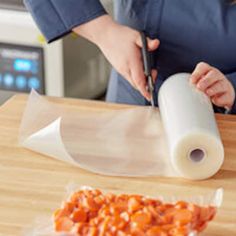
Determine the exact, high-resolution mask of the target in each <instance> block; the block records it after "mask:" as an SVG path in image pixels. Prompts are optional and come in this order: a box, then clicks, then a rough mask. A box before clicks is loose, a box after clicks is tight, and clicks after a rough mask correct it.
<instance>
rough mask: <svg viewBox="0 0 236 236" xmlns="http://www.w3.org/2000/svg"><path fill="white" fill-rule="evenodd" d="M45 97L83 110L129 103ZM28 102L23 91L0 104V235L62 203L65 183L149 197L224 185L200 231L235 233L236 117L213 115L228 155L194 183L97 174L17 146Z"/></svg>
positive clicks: (20, 228) (16, 231)
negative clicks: (216, 206) (206, 176)
mask: <svg viewBox="0 0 236 236" xmlns="http://www.w3.org/2000/svg"><path fill="white" fill-rule="evenodd" d="M48 99H49V100H51V101H53V102H55V103H58V104H60V105H61V106H64V107H67V108H73V109H74V110H76V109H80V111H81V108H82V110H84V111H85V112H87V113H88V112H90V111H91V112H93V111H94V110H100V111H103V110H104V111H105V110H108V109H110V110H119V109H123V108H124V107H126V108H128V107H129V106H124V105H114V104H106V103H103V102H91V101H83V100H75V99H61V98H48ZM26 101H27V96H26V95H17V96H15V97H13V98H11V99H10V100H9V101H7V102H6V103H5V104H4V105H3V106H2V107H1V108H0V235H4V236H8V235H12V236H13V235H14V236H16V235H22V232H23V231H24V230H26V229H27V227H29V226H31V225H32V223H33V222H34V221H35V219H36V218H41V217H44V216H50V215H51V213H52V212H53V211H54V209H55V208H57V207H58V206H60V203H61V201H62V200H63V199H64V197H65V192H66V186H68V184H69V183H74V184H76V185H77V186H83V185H87V186H92V187H95V188H101V189H104V190H106V191H113V192H129V193H130V192H132V193H141V194H145V195H152V196H156V195H171V194H178V195H180V194H182V195H185V194H186V195H195V194H198V195H199V194H207V193H209V192H211V191H213V190H214V189H217V188H219V187H223V188H224V201H223V205H222V207H221V208H220V210H219V211H218V214H217V217H216V218H215V220H214V221H213V222H212V223H211V224H210V225H209V227H208V229H207V230H206V232H205V233H204V235H206V236H213V235H214V236H218V235H222V236H223V235H231V236H233V235H236V116H230V115H227V116H226V115H217V122H218V125H219V129H220V132H221V136H222V139H223V143H224V146H225V156H226V158H225V162H224V165H223V167H222V169H221V170H220V171H219V173H217V174H216V175H215V176H214V177H213V178H211V179H209V180H204V181H198V182H193V181H188V180H183V179H171V178H160V177H155V178H154V177H152V178H118V177H106V176H100V175H96V174H93V173H90V172H87V171H85V170H82V169H79V168H77V167H73V166H70V165H69V164H66V163H63V162H60V161H57V160H54V159H52V158H49V157H46V156H43V155H40V154H37V153H34V152H32V151H29V150H26V149H23V148H21V147H19V145H18V129H19V125H20V120H21V116H22V113H23V110H24V107H25V104H26Z"/></svg>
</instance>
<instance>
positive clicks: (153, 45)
mask: <svg viewBox="0 0 236 236" xmlns="http://www.w3.org/2000/svg"><path fill="white" fill-rule="evenodd" d="M136 44H137V46H138V47H139V48H142V47H143V43H142V39H141V35H138V37H137V40H136ZM159 45H160V41H159V40H158V39H150V38H148V37H147V46H148V50H149V51H155V50H156V49H157V48H158V47H159Z"/></svg>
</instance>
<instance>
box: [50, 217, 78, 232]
mask: <svg viewBox="0 0 236 236" xmlns="http://www.w3.org/2000/svg"><path fill="white" fill-rule="evenodd" d="M73 225H74V223H73V221H72V220H70V219H69V218H68V217H61V218H59V219H58V220H57V221H56V222H55V230H56V231H57V232H70V231H71V230H72V227H73Z"/></svg>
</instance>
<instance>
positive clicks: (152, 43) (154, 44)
mask: <svg viewBox="0 0 236 236" xmlns="http://www.w3.org/2000/svg"><path fill="white" fill-rule="evenodd" d="M147 45H148V50H149V51H155V50H156V49H157V48H158V47H159V45H160V41H159V40H158V39H150V38H147Z"/></svg>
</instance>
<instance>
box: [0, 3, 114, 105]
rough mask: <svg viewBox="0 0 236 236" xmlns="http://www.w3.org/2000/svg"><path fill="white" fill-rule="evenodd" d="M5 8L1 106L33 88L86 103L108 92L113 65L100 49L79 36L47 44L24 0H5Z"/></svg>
mask: <svg viewBox="0 0 236 236" xmlns="http://www.w3.org/2000/svg"><path fill="white" fill-rule="evenodd" d="M103 3H104V6H105V7H106V9H107V10H108V11H112V2H111V1H103ZM0 8H1V9H0V29H1V34H0V89H1V92H0V102H1V100H4V99H5V98H6V97H8V96H10V95H12V94H14V93H16V92H29V91H30V90H31V89H32V88H34V89H35V90H36V91H38V92H39V93H41V94H46V95H49V96H59V97H62V96H65V97H76V98H87V99H92V98H96V97H98V96H100V95H101V94H103V93H104V92H105V90H106V87H107V82H108V78H109V72H110V66H109V64H108V63H107V61H106V60H105V58H104V56H103V55H102V53H101V52H100V51H99V49H98V48H97V47H96V46H94V45H92V44H91V43H89V42H87V41H86V40H84V39H82V38H79V37H78V36H76V35H74V34H70V35H68V36H66V37H64V38H63V39H61V40H58V41H56V42H54V43H51V44H47V43H46V41H45V39H44V37H43V36H42V34H41V33H40V31H39V30H38V28H37V26H36V24H35V23H34V21H33V19H32V17H31V15H30V14H29V13H28V12H27V11H26V9H25V8H24V5H23V0H20V1H19V0H2V1H0Z"/></svg>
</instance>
